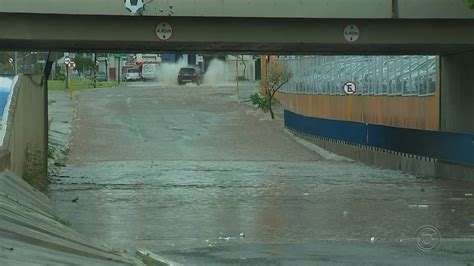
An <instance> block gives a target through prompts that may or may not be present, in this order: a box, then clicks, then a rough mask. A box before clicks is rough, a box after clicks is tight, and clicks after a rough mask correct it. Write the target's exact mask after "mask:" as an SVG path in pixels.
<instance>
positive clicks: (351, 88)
mask: <svg viewBox="0 0 474 266" xmlns="http://www.w3.org/2000/svg"><path fill="white" fill-rule="evenodd" d="M343 89H344V93H345V94H346V95H354V94H356V92H357V87H356V85H355V83H354V82H351V81H348V82H346V83H344V88H343Z"/></svg>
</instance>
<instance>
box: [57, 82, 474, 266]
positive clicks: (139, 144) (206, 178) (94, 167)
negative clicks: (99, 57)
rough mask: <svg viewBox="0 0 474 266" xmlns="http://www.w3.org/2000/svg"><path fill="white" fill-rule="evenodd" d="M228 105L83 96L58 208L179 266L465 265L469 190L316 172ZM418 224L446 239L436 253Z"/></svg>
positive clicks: (227, 96) (221, 92)
mask: <svg viewBox="0 0 474 266" xmlns="http://www.w3.org/2000/svg"><path fill="white" fill-rule="evenodd" d="M232 95H233V93H232V90H230V89H229V88H219V87H217V88H216V87H213V88H211V87H204V86H201V87H172V86H168V87H165V86H157V85H156V84H152V83H147V84H141V83H137V84H135V85H132V86H130V87H127V88H117V89H98V90H87V91H82V92H81V95H80V100H79V107H78V117H77V119H76V121H75V124H74V132H73V136H72V146H71V151H70V153H69V155H68V162H67V166H66V167H64V168H62V169H61V170H60V173H59V174H58V176H55V177H54V184H53V185H52V188H51V193H50V195H51V197H52V199H53V201H54V203H55V205H56V208H57V209H58V210H59V212H60V213H61V214H62V215H63V216H64V218H66V219H68V220H69V221H70V223H71V224H72V227H73V228H75V229H77V230H78V231H79V232H82V233H85V234H87V235H89V236H91V237H94V238H98V239H101V240H103V241H105V242H107V243H109V244H110V245H112V246H114V247H116V248H117V249H124V250H127V251H128V252H135V250H136V249H147V250H150V251H152V252H154V253H156V254H159V255H160V256H163V257H165V258H167V259H170V260H173V261H176V262H178V263H183V264H186V265H189V264H191V265H193V264H201V265H209V264H244V265H246V264H258V265H261V264H268V265H275V264H288V265H299V264H307V265H314V263H318V262H319V263H329V264H351V263H354V262H357V263H362V264H365V263H387V262H393V263H394V264H412V265H413V264H431V265H446V264H451V265H469V263H471V264H472V263H474V252H473V251H474V242H473V241H472V240H473V239H474V197H473V196H472V193H473V192H474V182H468V181H455V180H440V179H425V178H417V177H414V176H411V175H406V174H403V173H400V172H396V171H389V170H381V169H375V168H371V167H368V166H364V165H362V164H359V163H355V162H348V161H345V160H340V161H330V160H324V159H322V157H321V156H320V155H318V154H317V153H315V152H313V151H311V150H309V149H307V148H306V147H304V146H303V145H301V144H298V143H297V142H296V141H295V139H294V138H293V137H292V136H290V135H289V134H287V133H285V131H284V130H283V128H282V124H283V122H282V120H281V119H277V120H275V121H271V120H269V119H268V114H261V113H259V112H255V111H254V110H253V108H252V107H250V106H248V105H247V104H245V103H239V101H237V100H235V98H234V97H233V96H232ZM73 199H77V200H76V201H75V202H73ZM423 225H430V226H434V227H435V228H437V230H439V233H440V234H441V240H440V243H441V244H440V245H439V246H436V248H434V249H433V250H431V252H422V251H420V250H419V249H418V248H417V241H416V237H417V229H418V228H419V227H420V226H423ZM425 242H426V243H428V244H430V243H431V242H432V241H430V240H426V241H425ZM425 251H426V250H425ZM428 251H430V250H428Z"/></svg>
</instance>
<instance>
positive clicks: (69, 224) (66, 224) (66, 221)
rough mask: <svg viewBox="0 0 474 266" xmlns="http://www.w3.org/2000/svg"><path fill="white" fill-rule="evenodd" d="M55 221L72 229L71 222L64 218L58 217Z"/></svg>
mask: <svg viewBox="0 0 474 266" xmlns="http://www.w3.org/2000/svg"><path fill="white" fill-rule="evenodd" d="M54 220H56V221H57V222H59V223H61V224H63V225H65V226H67V227H71V222H69V220H67V219H64V218H61V217H58V216H55V217H54Z"/></svg>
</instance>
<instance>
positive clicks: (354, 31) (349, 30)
mask: <svg viewBox="0 0 474 266" xmlns="http://www.w3.org/2000/svg"><path fill="white" fill-rule="evenodd" d="M359 37H360V30H359V27H357V26H356V25H348V26H347V27H346V28H345V29H344V38H345V39H346V41H348V42H355V41H357V40H358V39H359Z"/></svg>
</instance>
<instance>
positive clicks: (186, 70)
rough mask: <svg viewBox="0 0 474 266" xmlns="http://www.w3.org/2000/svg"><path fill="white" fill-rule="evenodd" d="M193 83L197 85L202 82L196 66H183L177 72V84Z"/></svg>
mask: <svg viewBox="0 0 474 266" xmlns="http://www.w3.org/2000/svg"><path fill="white" fill-rule="evenodd" d="M186 83H195V84H197V85H198V86H199V85H201V83H202V73H201V70H200V69H199V68H197V67H183V68H181V69H180V70H179V73H178V85H184V84H186Z"/></svg>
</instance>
